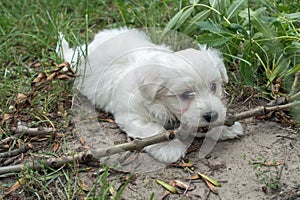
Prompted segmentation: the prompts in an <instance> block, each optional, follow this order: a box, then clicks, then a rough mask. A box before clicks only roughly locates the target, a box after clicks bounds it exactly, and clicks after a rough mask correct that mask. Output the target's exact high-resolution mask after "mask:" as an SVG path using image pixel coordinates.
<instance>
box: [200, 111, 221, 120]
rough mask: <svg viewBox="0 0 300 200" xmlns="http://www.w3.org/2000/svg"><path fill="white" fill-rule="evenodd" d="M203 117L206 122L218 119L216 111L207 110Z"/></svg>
mask: <svg viewBox="0 0 300 200" xmlns="http://www.w3.org/2000/svg"><path fill="white" fill-rule="evenodd" d="M203 118H204V119H205V121H207V122H214V121H216V120H217V119H218V113H217V112H213V111H212V112H207V113H204V115H203Z"/></svg>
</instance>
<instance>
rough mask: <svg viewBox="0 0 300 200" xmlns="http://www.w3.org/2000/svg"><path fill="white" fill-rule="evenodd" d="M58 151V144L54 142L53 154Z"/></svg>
mask: <svg viewBox="0 0 300 200" xmlns="http://www.w3.org/2000/svg"><path fill="white" fill-rule="evenodd" d="M58 149H59V144H58V143H57V142H56V143H54V145H53V152H57V150H58Z"/></svg>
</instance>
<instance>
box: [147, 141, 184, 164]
mask: <svg viewBox="0 0 300 200" xmlns="http://www.w3.org/2000/svg"><path fill="white" fill-rule="evenodd" d="M186 148H187V147H186V146H185V145H184V144H183V143H182V142H180V141H179V140H178V139H175V140H172V141H171V142H162V143H159V144H154V145H150V146H147V147H145V148H144V150H146V151H147V152H148V153H149V154H150V155H151V156H152V157H154V158H155V159H157V160H158V161H160V162H163V163H172V162H176V161H177V160H179V159H180V158H181V157H183V156H184V155H185V153H186Z"/></svg>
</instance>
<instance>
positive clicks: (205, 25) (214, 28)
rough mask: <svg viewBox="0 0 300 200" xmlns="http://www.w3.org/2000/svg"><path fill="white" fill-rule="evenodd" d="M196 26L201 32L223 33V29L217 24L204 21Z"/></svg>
mask: <svg viewBox="0 0 300 200" xmlns="http://www.w3.org/2000/svg"><path fill="white" fill-rule="evenodd" d="M198 25H199V27H200V29H201V30H205V31H210V32H212V33H222V32H225V30H224V29H223V27H222V26H221V25H219V24H216V23H214V22H212V21H204V22H198Z"/></svg>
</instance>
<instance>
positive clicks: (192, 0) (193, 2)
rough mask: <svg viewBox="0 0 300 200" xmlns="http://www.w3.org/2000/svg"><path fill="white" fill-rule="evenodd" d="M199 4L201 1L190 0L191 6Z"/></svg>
mask: <svg viewBox="0 0 300 200" xmlns="http://www.w3.org/2000/svg"><path fill="white" fill-rule="evenodd" d="M197 3H199V0H190V4H197Z"/></svg>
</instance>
